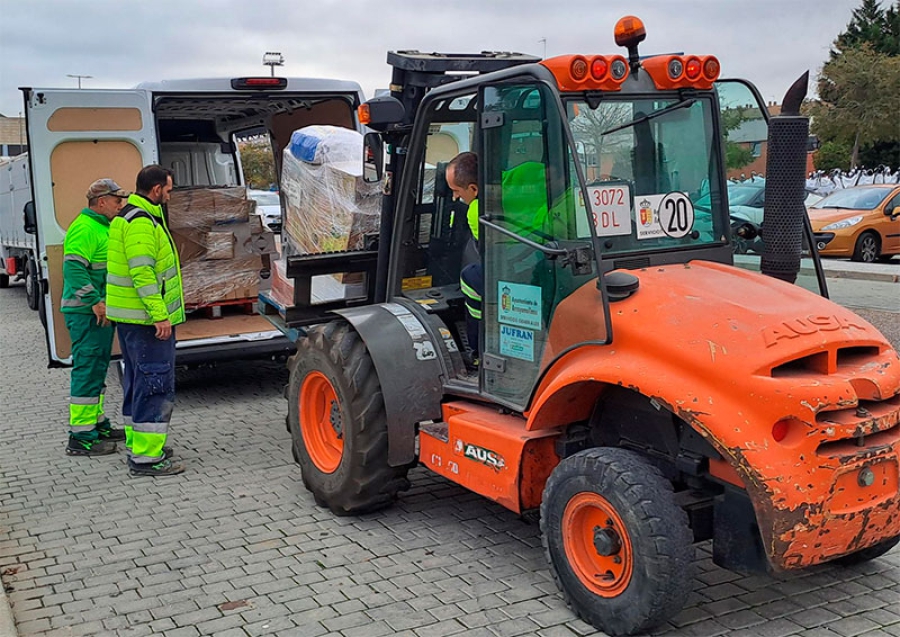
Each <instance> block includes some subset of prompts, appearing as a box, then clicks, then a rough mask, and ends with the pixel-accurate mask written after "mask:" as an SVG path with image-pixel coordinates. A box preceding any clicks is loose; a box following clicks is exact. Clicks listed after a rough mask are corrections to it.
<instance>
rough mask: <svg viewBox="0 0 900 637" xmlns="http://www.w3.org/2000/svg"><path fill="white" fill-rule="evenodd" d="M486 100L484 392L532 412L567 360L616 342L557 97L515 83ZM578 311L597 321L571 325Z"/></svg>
mask: <svg viewBox="0 0 900 637" xmlns="http://www.w3.org/2000/svg"><path fill="white" fill-rule="evenodd" d="M480 102H481V105H482V110H481V122H480V142H479V151H480V152H479V168H480V171H481V186H480V188H479V196H478V202H479V214H480V216H481V224H480V230H479V232H480V236H479V249H480V250H481V257H482V261H483V270H484V293H483V306H482V307H483V320H482V324H481V343H482V344H483V345H482V356H481V392H482V393H483V394H485V395H487V396H489V397H490V398H491V399H492V400H494V401H496V402H498V403H500V404H504V405H507V406H509V407H511V408H513V409H515V410H517V411H524V410H525V409H527V407H528V404H529V402H530V400H531V396H532V393H533V391H534V388H535V386H536V385H537V383H538V381H539V379H540V377H541V375H542V374H543V373H544V372H545V371H546V370H547V369H548V367H549V366H550V365H552V364H553V362H554V361H555V360H557V358H558V357H559V356H560V355H561V354H563V353H564V352H565V351H568V350H569V349H571V348H573V347H577V346H578V345H580V344H581V343H583V342H592V343H606V342H608V341H609V335H610V334H611V330H610V328H609V309H608V303H607V300H606V297H605V293H604V292H603V291H602V290H601V289H600V288H598V285H597V271H598V268H597V260H596V258H595V244H594V243H593V239H592V233H591V231H590V227H591V226H590V224H589V222H588V216H587V212H586V210H585V206H584V203H583V197H582V193H583V188H582V185H581V183H582V180H581V179H580V178H579V176H578V175H579V168H578V166H579V165H578V163H577V153H576V152H575V151H574V148H575V147H574V143H573V141H572V139H571V134H570V132H569V129H568V123H567V118H566V115H565V111H564V110H563V107H562V104H561V103H560V101H559V98H558V96H557V94H556V93H555V92H554V91H553V90H552V89H551V88H550V87H548V86H547V85H546V84H544V83H541V82H536V81H533V80H523V81H522V82H516V81H510V82H509V83H503V84H496V85H488V86H485V87H483V88H482V89H481V93H480ZM576 293H577V294H576ZM563 303H565V304H566V305H565V307H566V310H565V311H563V312H562V313H561V314H560V316H558V315H557V310H558V309H559V308H560V306H561V304H563ZM575 306H578V307H577V308H576V307H575ZM576 314H580V315H581V316H587V317H589V325H586V324H580V325H578V326H574V325H564V324H563V323H569V322H571V317H572V316H573V315H576ZM582 323H583V322H582ZM572 327H577V328H578V329H576V330H572V329H570V328H572ZM573 338H574V340H573Z"/></svg>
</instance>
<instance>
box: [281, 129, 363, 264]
mask: <svg viewBox="0 0 900 637" xmlns="http://www.w3.org/2000/svg"><path fill="white" fill-rule="evenodd" d="M291 140H292V141H291V145H290V146H289V147H288V148H286V149H285V151H284V158H283V163H282V169H281V190H282V193H283V194H284V201H285V205H286V210H285V218H284V223H283V226H282V238H283V239H284V240H285V243H286V244H287V245H286V250H285V254H315V253H321V252H338V251H344V250H358V249H361V248H362V247H363V246H364V236H365V235H366V234H368V233H377V232H378V226H379V219H380V216H381V196H380V195H381V186H380V184H377V183H366V182H364V181H363V179H362V163H363V162H362V150H363V144H362V135H360V134H359V133H357V132H356V131H353V130H349V129H346V128H339V127H335V126H309V127H306V128H302V129H300V130H298V131H295V132H294V134H293V135H292V137H291ZM307 159H309V160H311V161H307Z"/></svg>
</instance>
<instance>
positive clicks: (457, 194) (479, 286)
mask: <svg viewBox="0 0 900 637" xmlns="http://www.w3.org/2000/svg"><path fill="white" fill-rule="evenodd" d="M445 175H446V179H447V186H448V187H449V188H450V192H451V193H452V194H453V197H454V198H456V199H459V200H460V201H462V202H463V203H465V204H466V205H468V210H466V223H467V224H468V226H469V231H470V232H471V233H472V238H473V239H474V240H475V242H476V243H477V242H478V156H477V155H476V154H475V153H472V152H468V151H467V152H463V153H460V154H458V155H457V156H456V157H454V158H453V159H451V160H450V162H449V163H448V164H447V171H446V173H445ZM453 223H454V222H453V221H451V225H452V224H453ZM459 287H460V289H461V290H462V293H463V296H465V298H466V300H465V305H466V340H467V341H468V345H469V349H468V350H467V351H466V352H464V356H463V359H464V360H465V362H466V365H467V366H468V367H471V368H476V367H478V364H479V358H480V355H479V352H480V350H479V345H478V329H479V325H480V322H481V301H482V299H481V297H482V295H483V294H484V269H483V267H482V263H481V259H480V258H479V259H478V260H476V261H475V262H473V263H469V264H468V265H466V266H465V267H464V268H463V269H462V271H461V272H460V273H459Z"/></svg>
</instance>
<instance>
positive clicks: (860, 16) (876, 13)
mask: <svg viewBox="0 0 900 637" xmlns="http://www.w3.org/2000/svg"><path fill="white" fill-rule="evenodd" d="M892 10H893V9H892ZM888 30H889V26H888V22H887V18H886V16H885V12H884V10H882V8H881V7H880V6H879V4H878V0H863V3H862V6H860V7H859V8H857V9H854V10H853V17H852V18H851V20H850V23H849V24H848V25H847V30H846V31H844V32H843V33H841V34H840V35H838V37H837V39H836V40H835V41H834V46H835V48H836V49H837V50H835V49H832V51H831V60H835V59H836V58H838V57H840V56H841V55H842V54H843V53H846V52H847V51H850V50H852V49H858V48H860V47H861V46H862V45H863V44H870V45H872V48H873V49H874V50H875V51H876V52H878V53H886V54H887V55H891V53H890V52H889V51H888V50H886V49H890V48H891V46H890V42H889V40H890V37H889V33H888Z"/></svg>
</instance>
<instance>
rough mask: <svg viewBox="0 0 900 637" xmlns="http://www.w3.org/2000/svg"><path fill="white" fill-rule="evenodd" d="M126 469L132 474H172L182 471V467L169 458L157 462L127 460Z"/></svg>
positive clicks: (154, 475) (155, 475)
mask: <svg viewBox="0 0 900 637" xmlns="http://www.w3.org/2000/svg"><path fill="white" fill-rule="evenodd" d="M128 470H129V471H130V472H131V475H133V476H153V477H157V476H174V475H178V474H179V473H182V472H183V471H184V467H183V466H181V465H180V464H175V463H173V462H172V461H171V460H169V459H165V460H160V461H159V462H153V463H150V462H147V463H142V462H134V461H133V460H131V459H129V460H128Z"/></svg>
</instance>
